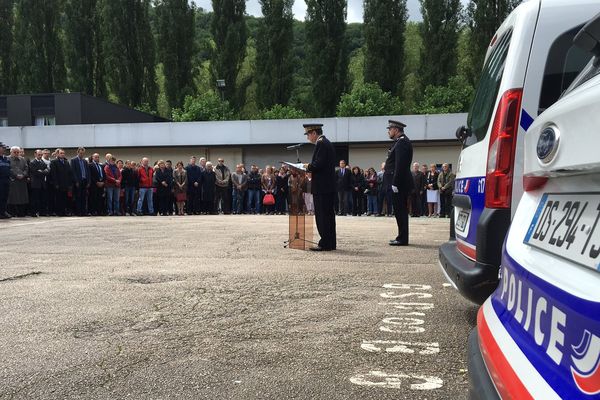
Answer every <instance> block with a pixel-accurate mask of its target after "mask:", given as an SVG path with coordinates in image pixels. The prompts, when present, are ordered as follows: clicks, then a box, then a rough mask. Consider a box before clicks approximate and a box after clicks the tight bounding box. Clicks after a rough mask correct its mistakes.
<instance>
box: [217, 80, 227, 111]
mask: <svg viewBox="0 0 600 400" xmlns="http://www.w3.org/2000/svg"><path fill="white" fill-rule="evenodd" d="M217 89H218V90H219V93H221V108H222V115H223V121H225V79H217Z"/></svg>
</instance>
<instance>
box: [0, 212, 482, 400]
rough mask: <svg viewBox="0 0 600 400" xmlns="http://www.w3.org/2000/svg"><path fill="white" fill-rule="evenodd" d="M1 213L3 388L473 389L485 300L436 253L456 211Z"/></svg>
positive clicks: (31, 393)
mask: <svg viewBox="0 0 600 400" xmlns="http://www.w3.org/2000/svg"><path fill="white" fill-rule="evenodd" d="M287 224H288V219H287V217H283V216H233V215H232V216H194V217H104V218H94V217H89V218H52V219H48V218H46V219H45V218H38V219H12V220H10V221H2V222H0V260H1V261H0V399H38V398H39V399H121V398H131V399H327V400H334V399H344V400H346V399H464V398H466V397H467V390H468V373H467V361H466V353H467V336H468V333H469V331H470V330H471V328H472V327H473V326H474V324H475V318H476V311H477V308H476V307H475V306H474V305H472V304H470V303H468V302H467V301H465V300H463V299H462V298H461V297H460V295H459V294H458V293H457V292H456V291H455V290H454V289H452V288H451V287H448V286H447V285H445V279H444V277H443V275H442V273H441V272H440V269H439V267H438V264H437V248H438V246H439V245H440V244H441V243H443V242H444V241H445V240H446V239H447V237H448V224H449V222H448V220H447V219H427V218H420V219H411V221H410V228H411V246H409V247H390V246H388V244H387V242H388V240H389V239H393V238H394V236H395V221H394V220H393V219H392V218H385V217H384V218H373V217H338V218H337V232H338V250H337V251H334V252H323V253H315V252H308V251H301V250H290V249H286V248H284V247H283V241H284V240H285V239H286V238H287V237H286V235H287V232H288V228H287Z"/></svg>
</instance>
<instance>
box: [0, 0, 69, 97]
mask: <svg viewBox="0 0 600 400" xmlns="http://www.w3.org/2000/svg"><path fill="white" fill-rule="evenodd" d="M15 10H16V11H15V12H16V13H15V28H14V29H15V31H14V54H15V55H18V56H17V57H15V64H14V65H15V69H14V72H15V78H16V83H17V87H16V90H17V92H18V93H52V92H61V91H63V90H64V89H65V81H66V70H65V63H64V58H63V48H62V43H61V40H60V36H59V34H60V26H59V23H60V14H61V12H62V1H60V0H47V1H43V2H40V1H34V0H17V1H16V3H15ZM0 40H4V38H1V39H0Z"/></svg>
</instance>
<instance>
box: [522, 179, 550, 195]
mask: <svg viewBox="0 0 600 400" xmlns="http://www.w3.org/2000/svg"><path fill="white" fill-rule="evenodd" d="M546 182H548V178H546V177H545V176H524V177H523V190H524V191H526V192H531V191H534V190H536V189H539V188H542V187H544V186H545V185H546Z"/></svg>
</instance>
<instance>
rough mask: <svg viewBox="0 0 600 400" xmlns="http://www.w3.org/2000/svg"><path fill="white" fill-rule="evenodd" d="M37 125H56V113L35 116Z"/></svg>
mask: <svg viewBox="0 0 600 400" xmlns="http://www.w3.org/2000/svg"><path fill="white" fill-rule="evenodd" d="M34 125H35V126H49V125H56V118H55V117H54V115H42V116H38V117H35V121H34Z"/></svg>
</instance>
